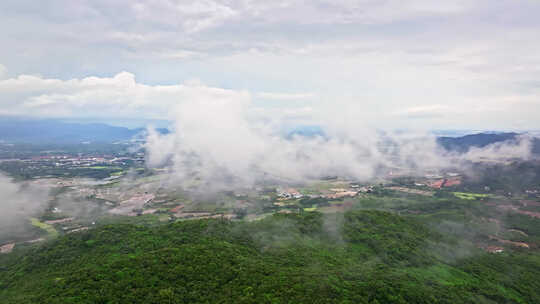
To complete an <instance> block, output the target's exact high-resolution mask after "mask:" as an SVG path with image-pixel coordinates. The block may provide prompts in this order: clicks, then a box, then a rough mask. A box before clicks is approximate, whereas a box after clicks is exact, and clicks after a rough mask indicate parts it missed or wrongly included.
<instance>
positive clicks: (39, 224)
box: [30, 217, 58, 238]
mask: <svg viewBox="0 0 540 304" xmlns="http://www.w3.org/2000/svg"><path fill="white" fill-rule="evenodd" d="M30 221H31V223H32V225H33V226H35V227H38V228H41V229H43V230H45V231H47V234H48V236H49V237H50V238H55V237H57V236H58V231H56V229H54V227H53V226H52V225H49V224H45V223H42V222H40V221H39V220H38V219H37V218H34V217H32V218H30Z"/></svg>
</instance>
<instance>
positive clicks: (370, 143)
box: [145, 98, 531, 190]
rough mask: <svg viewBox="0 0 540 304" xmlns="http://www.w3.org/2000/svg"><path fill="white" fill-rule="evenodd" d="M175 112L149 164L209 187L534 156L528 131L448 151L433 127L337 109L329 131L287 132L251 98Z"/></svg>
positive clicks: (179, 180)
mask: <svg viewBox="0 0 540 304" xmlns="http://www.w3.org/2000/svg"><path fill="white" fill-rule="evenodd" d="M334 114H335V113H334ZM171 115H172V116H173V117H174V128H173V132H171V133H170V134H165V135H163V134H159V133H158V132H155V131H154V130H153V129H151V128H150V129H149V131H148V134H149V135H148V137H147V143H146V145H145V149H146V151H147V165H148V166H149V167H166V168H168V169H169V170H170V171H171V172H172V173H173V175H172V176H173V178H172V179H173V180H174V183H175V184H180V185H188V184H192V181H193V179H197V180H198V181H201V182H200V183H198V184H199V185H201V186H204V187H205V189H207V190H208V189H215V190H220V189H227V188H234V187H249V186H252V185H253V184H254V183H256V182H260V181H278V182H281V183H302V182H305V181H309V180H312V179H317V178H320V177H323V176H334V175H336V176H341V177H348V178H351V179H355V180H359V181H366V180H370V179H373V178H374V177H377V176H378V175H381V174H386V173H388V172H389V171H390V170H392V169H394V170H396V169H399V170H402V171H406V172H411V173H412V174H414V173H421V172H423V171H425V170H441V169H445V168H454V169H456V168H461V169H464V170H465V169H466V168H467V165H466V164H467V163H470V162H474V161H481V160H486V159H490V160H501V159H512V158H519V159H528V158H529V157H530V156H531V143H530V137H528V136H520V137H518V138H517V139H516V140H514V141H508V142H502V143H495V144H491V145H488V146H486V147H483V148H472V149H470V150H469V151H468V152H466V153H456V152H449V151H446V150H445V149H443V148H442V147H441V146H440V145H439V144H438V143H437V139H436V137H435V136H434V135H433V134H431V133H430V132H428V131H414V132H412V131H409V132H407V131H401V132H384V131H380V130H378V129H375V128H370V127H367V126H366V125H364V124H363V123H362V122H361V121H360V118H359V119H358V121H352V120H351V119H343V120H340V118H339V117H337V118H336V117H335V116H333V114H332V115H328V117H324V116H321V117H318V118H317V120H316V121H314V124H316V125H318V126H321V128H322V129H323V130H324V135H318V134H317V133H315V134H312V135H310V136H303V135H298V134H297V135H295V134H293V135H290V136H284V134H283V132H282V131H281V130H282V129H283V125H285V124H290V121H286V120H284V119H283V118H279V117H275V118H272V117H263V116H261V113H260V111H255V110H253V108H252V106H251V104H250V101H249V99H248V98H227V99H213V100H194V101H191V102H184V103H181V104H180V105H178V106H177V107H176V109H173V110H172V111H171Z"/></svg>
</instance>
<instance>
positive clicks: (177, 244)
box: [0, 211, 540, 304]
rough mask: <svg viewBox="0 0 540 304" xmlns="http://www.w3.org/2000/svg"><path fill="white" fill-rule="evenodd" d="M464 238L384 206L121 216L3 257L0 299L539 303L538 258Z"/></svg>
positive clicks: (46, 301) (160, 301) (168, 301)
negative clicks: (230, 215) (162, 218)
mask: <svg viewBox="0 0 540 304" xmlns="http://www.w3.org/2000/svg"><path fill="white" fill-rule="evenodd" d="M460 246H463V245H461V244H459V243H458V242H456V241H455V240H453V239H452V238H450V237H446V236H444V235H441V234H439V233H436V232H433V231H432V230H430V229H428V228H427V226H426V225H424V224H422V223H421V222H419V221H417V220H416V219H413V218H410V217H405V216H399V215H395V214H392V213H388V212H382V211H349V212H346V213H344V214H343V213H336V214H327V215H322V214H320V213H317V212H308V213H304V214H275V215H273V216H271V217H268V218H266V219H263V220H260V221H255V222H240V221H238V222H232V221H226V220H193V221H182V222H176V223H171V224H165V225H159V226H152V227H149V226H139V225H133V224H114V225H107V226H102V227H99V228H96V229H92V230H89V231H87V232H83V233H78V234H77V233H74V234H69V235H65V236H63V237H60V238H58V239H56V240H54V241H50V242H48V243H46V244H45V245H42V246H39V247H30V248H27V249H24V248H23V249H19V250H15V251H14V252H13V253H11V254H9V255H2V256H1V257H0V302H1V303H6V304H7V303H17V304H19V303H51V304H52V303H540V292H539V291H540V281H539V280H538V278H539V277H540V256H539V255H538V254H534V253H527V252H526V251H523V252H520V251H510V252H509V253H506V252H505V253H502V254H490V253H484V252H480V251H479V250H478V251H475V249H474V248H468V250H470V254H468V255H463V256H462V257H460V258H456V257H455V255H454V254H452V251H454V250H458V247H460ZM459 249H460V250H463V248H459Z"/></svg>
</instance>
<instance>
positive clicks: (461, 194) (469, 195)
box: [452, 192, 489, 200]
mask: <svg viewBox="0 0 540 304" xmlns="http://www.w3.org/2000/svg"><path fill="white" fill-rule="evenodd" d="M452 193H453V194H454V195H455V196H456V197H457V198H460V199H464V200H477V199H481V198H485V197H488V196H489V195H487V194H482V193H467V192H452Z"/></svg>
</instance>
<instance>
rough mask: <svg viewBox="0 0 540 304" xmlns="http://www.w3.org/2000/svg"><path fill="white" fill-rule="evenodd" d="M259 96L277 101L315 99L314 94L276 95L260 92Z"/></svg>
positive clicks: (274, 93)
mask: <svg viewBox="0 0 540 304" xmlns="http://www.w3.org/2000/svg"><path fill="white" fill-rule="evenodd" d="M257 96H258V97H260V98H264V99H275V100H303V99H312V98H314V97H315V94H313V93H276V92H259V93H257Z"/></svg>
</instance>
